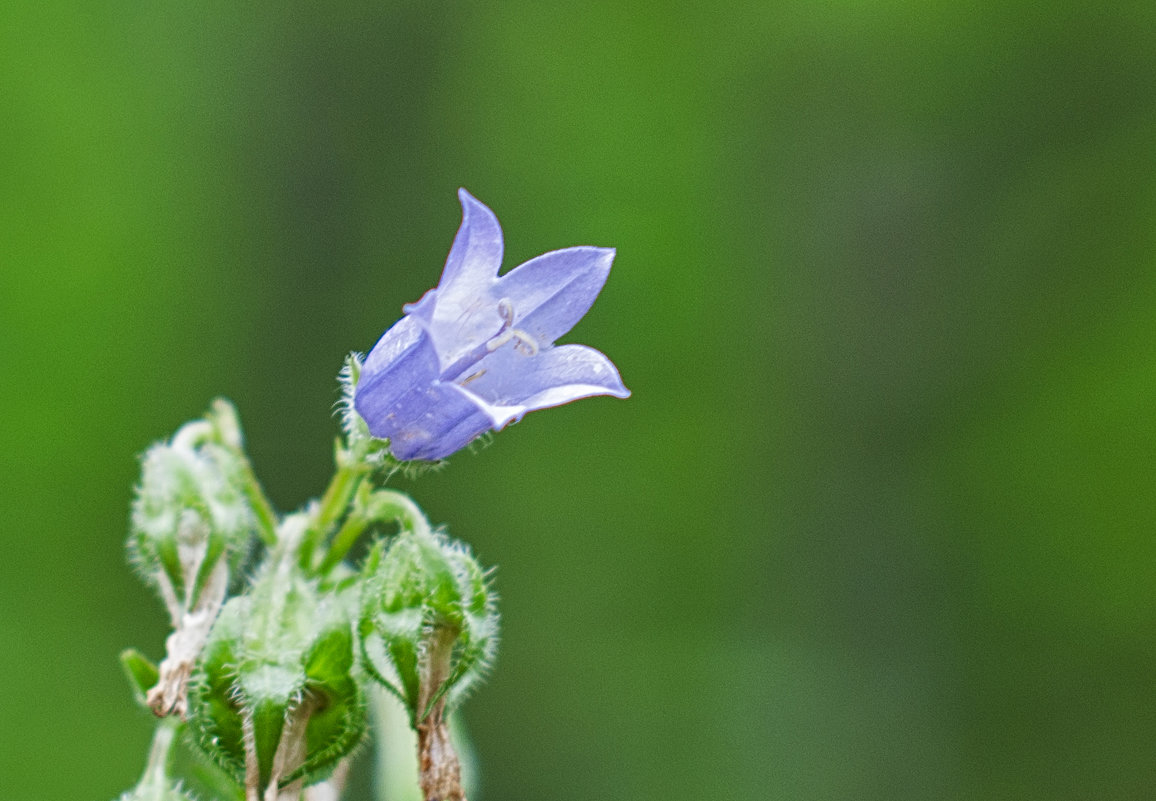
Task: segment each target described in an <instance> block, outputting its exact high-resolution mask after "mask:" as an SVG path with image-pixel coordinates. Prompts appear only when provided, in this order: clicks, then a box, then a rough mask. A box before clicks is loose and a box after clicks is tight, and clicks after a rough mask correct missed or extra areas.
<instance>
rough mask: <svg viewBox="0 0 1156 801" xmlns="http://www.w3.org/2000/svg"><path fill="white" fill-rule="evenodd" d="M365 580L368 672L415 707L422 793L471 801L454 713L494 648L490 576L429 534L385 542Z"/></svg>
mask: <svg viewBox="0 0 1156 801" xmlns="http://www.w3.org/2000/svg"><path fill="white" fill-rule="evenodd" d="M364 575H365V581H364V590H363V596H362V607H361V622H360V625H359V628H358V632H359V635H360V638H361V648H362V654H363V656H364V663H365V666H366V669H367V670H368V671H369V672H370V674H371V675H373V676H374V678H376V679H377V680H378V681H380V682H381V683H382V684H383V685H384V686H385V687H386V688H387V689H389V690H391V691H392V692H393V693H394V694H395V695H397V696H398V697H399V698H400V699H401V700H402V702H404V703H405V705H406V707H407V709H408V710H409V716H410V724H411V725H412V726H413V728H414V729H415V730H416V731H417V735H418V768H419V781H420V784H421V787H422V792H423V794H424V796H425V797H426V798H427V799H429V798H437V799H444V800H445V801H459V800H460V799H464V798H465V794H464V791H463V790H462V786H461V771H460V766H459V762H458V757H457V754H456V753H455V751H454V747H453V745H452V743H451V740H450V732H449V727H448V725H447V715H448V713H449V711H450V710H451V709H453V708H454V707H455V706H456V705H457V704H458V703H460V702H461V700H462V699H463V698H464V697H465V695H466V693H467V692H468V691H469V689H470V688H471V687H472V686H473V685H474V684H476V683H477V682H478V681H479V680H480V679H481V678H482V677H483V676H484V674H485V672H486V670H487V669H488V668H489V666H490V663H491V662H492V661H493V658H494V654H495V653H496V650H497V634H498V612H497V608H496V606H495V600H496V599H495V597H494V594H493V591H492V590H491V588H490V586H489V582H488V581H487V575H486V572H485V571H484V570H482V568H481V566H480V565H479V564H478V562H477V561H476V560H475V559H474V557H473V555H472V554H470V552H469V550H468V549H467V548H466V547H465V546H464V545H462V544H460V543H457V542H453V541H451V540H449V539H448V538H446V537H445V536H443V535H442V534H439V533H432V532H431V533H405V534H402V535H400V536H398V537H396V538H395V539H394V540H393V541H392V542H391V543H390V545H389V547H388V548H384V547H383V546H382V545H381V544H380V543H379V544H378V546H377V547H375V548H374V550H373V551H372V552H371V554H370V558H369V559H368V560H367V562H366V565H365V569H364Z"/></svg>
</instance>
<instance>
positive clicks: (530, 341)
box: [486, 298, 540, 356]
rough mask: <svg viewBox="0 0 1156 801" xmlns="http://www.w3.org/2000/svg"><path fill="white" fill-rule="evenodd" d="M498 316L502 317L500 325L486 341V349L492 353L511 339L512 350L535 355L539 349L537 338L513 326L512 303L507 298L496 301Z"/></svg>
mask: <svg viewBox="0 0 1156 801" xmlns="http://www.w3.org/2000/svg"><path fill="white" fill-rule="evenodd" d="M498 316H500V317H501V318H502V327H501V328H500V329H498V333H496V334H494V336H493V337H492V338H491V339H490V341H489V342H487V343H486V351H487V352H488V353H493V352H494V351H496V350H497V349H498V348H500V347H502V346H503V345H505V344H506V343H507V342H511V341H512V342H513V343H514V350H516V351H518V352H519V353H524V354H526V355H527V356H537V355H538V351H539V350H540V348H539V347H538V340H536V339H534V337H533V336H532V335H530V334H528V333H526V332H525V331H523V330H522V329H521V328H514V304H513V303H512V302H511V301H510V299H509V298H502V299H501V300H499V301H498Z"/></svg>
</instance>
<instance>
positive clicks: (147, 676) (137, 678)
mask: <svg viewBox="0 0 1156 801" xmlns="http://www.w3.org/2000/svg"><path fill="white" fill-rule="evenodd" d="M120 666H121V667H122V668H123V669H124V675H125V677H126V678H127V679H128V683H129V686H131V687H132V695H133V698H134V699H135V700H136V702H137V703H138V704H140V706H141V707H143V708H144V709H149V711H152V710H151V709H150V708H149V705H148V702H147V701H146V700H145V696H147V695H148V691H149V690H150V689H151V688H152V687H153V686H155V685H156V683H157V681H158V680H159V679H160V671H159V670H158V669H157V666H156V664H154V663H153V662H152V661H151V660H149V658H148V657H147V656H145V655H144V654H142V653H141V652H140V651H138V650H136V649H135V648H126V649H125V650H123V651H121V652H120Z"/></svg>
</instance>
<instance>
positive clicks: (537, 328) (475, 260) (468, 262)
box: [354, 189, 630, 461]
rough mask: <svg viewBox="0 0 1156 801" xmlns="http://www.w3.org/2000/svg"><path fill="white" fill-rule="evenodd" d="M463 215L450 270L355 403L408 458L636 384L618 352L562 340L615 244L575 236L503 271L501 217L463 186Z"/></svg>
mask: <svg viewBox="0 0 1156 801" xmlns="http://www.w3.org/2000/svg"><path fill="white" fill-rule="evenodd" d="M458 197H459V198H460V199H461V203H462V225H461V228H459V229H458V233H457V236H456V237H454V244H453V247H452V248H451V249H450V255H449V257H448V258H447V259H446V266H445V269H444V270H443V271H442V277H441V281H440V282H438V285H437V288H436V289H431V290H430V291H429V292H427V293H426V294H425V295H424V296H423V297H422V299H421V300H419V301H418V302H417V303H411V304H408V305H406V306H405V307H404V311H405V317H403V318H402V319H401V320H400V321H399V322H398V323H396V324H395V325H394V326H393V327H392V328H390V329H389V330H388V331H386V332H385V334H384V336H382V338H381V339H380V340H378V343H377V344H376V345H375V346H374V348H373V350H372V351H370V354H369V356H368V357H367V358H366V360H365V364H364V365H362V368H361V374H360V377H359V379H358V382H357V388H356V391H355V394H354V406H355V408H356V409H357V412H358V414H360V415H361V416H362V417H363V418H364V419H365V421H366V423H367V424H368V426H369V432H370V433H371V434H372V435H373V436H374V437H377V438H379V439H388V440H389V448H390V451H391V452H392V453H393V455H394V457H396V458H397V459H400V460H403V461H407V460H411V459H425V460H430V461H432V460H436V459H442V458H444V457H446V456H449V455H450V454H451V453H454V452H455V451H458V450H460V449H461V448H463V447H465V446H466V445H467V444H469V443H470V442H471V441H472V440H473V439H475V438H476V437H477V436H479V435H480V434H482V433H483V432H484V431H486V430H488V429H494V430H495V431H497V430H500V429H501V428H502V427H503V426H505V425H506V424H508V423H510V422H516V421H518V420H520V419H521V418H522V415H524V414H525V413H526V412H532V411H535V410H537V409H545V408H547V407H550V406H558V405H560V404H563V403H569V402H570V401H572V400H578V399H579V398H586V397H589V396H591V395H613V396H615V397H618V398H626V397H629V395H630V390H628V389H627V388H626V387H625V386H623V384H622V379H621V378H620V377H619V375H618V370H617V369H616V368H615V367H614V364H613V363H612V362H611V361H610V360H609V359H608V358H606V356H604V355H602V354H601V353H599V352H598V351H596V350H594V349H593V348H588V347H586V346H585V345H557V346H556V345H554V340H556V339H558V337H560V336H562V335H563V334H565V333H566V332H567V331H569V330H570V329H571V328H572V327H573V326H574V324H575V323H577V322H578V321H579V320H580V319H582V316H583V315H584V314H586V312H587V310H589V308H590V306H591V304H593V303H594V299H595V298H596V297H597V296H598V293H599V292H600V291H601V290H602V285H603V284H604V283H606V277H607V276H608V275H609V274H610V264H611V262H612V261H613V260H614V250H613V249H612V248H596V247H573V248H566V249H564V250H554V251H551V252H549V253H544V254H542V255H541V256H538V257H536V258H533V259H530V260H529V261H528V262H526V263H525V264H522V265H520V266H518V267H516V268H514V269H513V270H510V271H509V272H508V273H506V274H505V275H502V276H500V277H499V276H498V268H499V267H500V266H501V263H502V229H501V227H500V226H499V225H498V218H497V217H495V216H494V213H493V212H492V211H490V210H489V209H488V208H486V207H485V206H484V205H482V204H481V203H480V202H478V200H477V199H475V198H474V197H473V196H472V195H470V193H469V192H467V191H466V190H464V189H461V190H459V191H458Z"/></svg>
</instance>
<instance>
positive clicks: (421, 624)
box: [122, 360, 498, 801]
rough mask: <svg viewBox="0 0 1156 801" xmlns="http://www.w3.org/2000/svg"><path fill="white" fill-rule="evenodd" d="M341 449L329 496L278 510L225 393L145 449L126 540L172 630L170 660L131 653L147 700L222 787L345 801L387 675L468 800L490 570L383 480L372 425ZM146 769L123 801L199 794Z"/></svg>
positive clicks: (437, 765)
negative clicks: (358, 557)
mask: <svg viewBox="0 0 1156 801" xmlns="http://www.w3.org/2000/svg"><path fill="white" fill-rule="evenodd" d="M355 366H356V361H355V360H351V361H350V363H349V367H348V368H347V372H346V375H354V376H355V375H356V373H355V372H352V371H353V370H355ZM351 414H353V415H355V414H356V413H355V412H351ZM362 426H364V423H362ZM337 455H338V459H337V466H338V469H337V475H336V476H335V477H334V479H333V481H332V483H331V484H330V487H329V488H328V490H327V491H326V492H325V493H324V495H323V497H322V500H321V501H319V502H313V503H310V504H308V505H307V506H306V507H305V508H304V510H302V511H300V512H297V513H294V514H290V515H286V516H285V517H283V518H281V519H278V518H277V517H276V515H274V514H272V512H271V511H270V509H271V507H270V506H269V505H268V501H267V500H265V498H264V495H263V492H262V491H261V489H260V486H259V485H258V484H257V483H256V480H255V479H254V477H253V474H252V469H251V467H250V466H249V462H248V460H247V458H246V457H245V455H244V451H243V449H242V443H241V437H240V427H239V425H238V424H237V420H236V416H235V414H234V413H233V411H232V407H231V406H229V405H228V404H226V403H224V402H217V403H216V404H215V405H214V407H213V409H212V410H211V411H210V412H209V414H207V415H206V416H205V418H204V419H202V420H197V421H194V422H191V423H189V424H187V425H185V426H184V427H183V428H181V429H180V430H179V431H178V432H177V434H176V435H175V436H174V437H173V438H172V440H170V441H169V442H164V443H160V444H157V445H154V446H153V447H152V448H150V449H149V450H148V451H147V452H146V454H145V455H144V457H143V459H142V471H141V472H142V475H141V481H140V484H139V486H138V488H137V494H136V499H135V501H134V503H133V511H132V525H131V533H130V536H129V541H128V548H129V553H130V555H131V558H132V561H133V563H134V564H135V565H136V567H137V569H138V571H139V572H140V573H141V575H142V577H143V578H144V579H145V580H146V582H148V583H149V584H150V585H151V586H153V587H154V588H156V589H157V591H158V593H159V595H160V597H161V599H162V601H163V602H164V604H165V606H166V608H167V609H168V611H169V615H170V617H171V618H172V622H173V633H172V634H171V635H170V636H169V638H168V639H167V640H166V651H167V654H166V657H165V659H164V660H163V661H162V662H161V663H160V665H159V667H157V666H154V665H153V664H152V663H151V662H149V661H148V659H146V658H145V657H144V656H142V655H141V654H140V653H138V652H136V651H132V650H130V651H126V652H125V653H124V654H123V655H122V662H123V664H124V667H125V670H126V673H127V674H128V676H129V678H130V681H131V682H132V684H133V686H134V688H136V689H137V691H138V694H139V697H140V698H141V700H142V701H143V703H145V705H146V706H147V707H148V708H150V709H151V710H152V711H153V712H154V713H155V714H156V715H158V716H160V717H162V718H167V719H168V720H176V721H178V725H179V726H180V728H181V731H182V732H187V734H188V735H189V736H187V737H185V738H184V739H183V740H182V742H185V743H186V747H189V748H193V749H195V750H196V751H197V752H198V753H200V754H201V755H203V756H204V757H207V758H208V760H209V762H210V763H211V764H212V765H214V766H216V767H215V768H214V770H215V771H216V774H215V775H217V779H215V781H217V782H218V783H221V782H223V783H225V784H226V785H229V786H232V787H235V788H237V791H238V792H243V794H244V797H245V799H246V801H298V800H299V799H301V798H305V799H308V800H309V801H312V799H314V798H337V797H338V793H339V790H340V787H341V784H342V783H343V781H344V776H345V773H346V771H347V767H348V764H347V763H348V759H349V757H350V756H351V755H352V754H353V753H354V752H355V750H356V749H357V746H358V745H359V744H360V743H361V742H362V741H363V740H364V739H365V736H366V733H367V731H368V729H369V725H370V723H369V720H368V716H367V711H366V709H367V703H366V693H367V689H368V684H370V683H381V684H383V685H384V686H385V687H387V688H388V689H390V690H392V691H393V693H394V694H395V695H397V696H398V698H400V699H401V700H402V701H403V703H404V704H405V705H406V707H407V710H408V711H407V715H408V717H409V719H410V721H411V723H412V725H413V727H414V728H415V730H416V731H417V732H418V734H419V741H420V742H421V743H422V744H423V749H424V750H423V751H422V759H421V763H422V764H421V767H422V771H421V777H420V779H419V781H420V783H421V784H422V786H423V787H428V788H430V789H429V791H428V792H427V793H426V797H427V798H434V797H437V798H442V799H451V798H464V793H463V792H462V790H461V787H460V779H459V772H458V766H457V765H458V763H457V758H456V756H455V754H454V752H453V749H452V746H450V744H449V740H448V730H447V729H446V728H445V715H446V714H447V713H448V711H449V709H451V708H452V707H453V706H455V705H456V704H457V703H458V702H459V701H460V700H461V699H462V698H463V697H464V695H465V693H466V691H467V689H468V688H469V687H470V686H472V685H474V684H476V683H477V681H478V680H479V679H480V678H481V677H482V675H483V674H484V673H485V670H486V668H487V667H488V665H489V664H490V662H491V661H492V660H493V657H494V653H495V650H496V644H497V625H498V622H497V621H498V618H497V612H496V609H495V603H494V596H493V593H492V591H491V590H490V587H489V583H488V581H487V574H486V572H485V571H484V570H483V569H482V567H481V566H480V565H479V564H478V563H477V561H476V560H475V559H474V558H473V556H472V555H471V554H470V552H469V550H468V549H467V548H466V547H465V546H464V545H462V544H460V543H455V542H453V541H452V540H450V539H449V538H448V537H446V536H445V535H444V534H441V533H438V532H434V531H433V530H431V528H430V525H429V523H428V522H427V520H426V518H425V515H424V514H423V513H422V511H421V509H420V508H418V506H417V505H416V504H415V503H414V502H413V500H412V499H410V498H409V497H408V496H406V495H404V494H402V493H400V492H397V491H396V490H390V489H384V488H381V487H379V486H376V482H377V481H379V480H380V479H381V477H382V476H383V475H385V476H386V477H387V475H388V473H389V472H391V470H389V469H388V466H389V464H390V463H391V461H390V460H392V457H390V456H389V455H388V451H386V450H384V449H383V448H382V447H380V446H379V445H378V444H374V441H373V440H372V439H371V438H369V437H368V435H366V437H365V438H364V439H362V438H359V435H358V429H357V427H356V426H354V427H353V429H352V430H351V431H350V432H349V436H348V437H347V438H346V440H345V442H344V443H339V445H338V449H337ZM383 468H384V469H383ZM263 521H269V523H270V525H269V535H268V536H266V533H265V532H264V530H263ZM393 532H396V533H393ZM366 533H369V534H370V535H373V534H374V533H376V534H377V540H376V543H375V544H374V545H373V546H372V547H371V548H370V549H369V555H368V557H367V558H366V559H365V560H364V563H363V564H361V565H360V566H356V565H351V564H349V563H348V562H347V561H346V559H345V558H346V556H347V555H348V553H349V552H350V549H351V547H352V546H353V545H354V544H355V542H356V541H357V540H358V539H359V538H360V537H362V536H363V535H365V534H366ZM391 533H392V536H390V534H391ZM261 541H264V542H265V544H266V545H267V547H266V548H265V550H264V552H263V554H262V555H261V557H260V559H259V561H258V562H257V565H256V567H254V568H250V569H249V571H248V572H249V575H248V577H247V579H246V580H245V581H243V582H240V581H239V580H240V579H241V578H242V577H241V576H240V575H239V574H240V573H241V572H242V571H241V570H240V568H241V566H242V564H243V561H244V560H245V558H246V556H247V555H248V554H250V553H252V552H253V551H254V548H255V547H257V546H258V545H259V543H260V542H261ZM238 583H241V584H243V586H240V587H239V588H238V591H237V592H236V593H235V594H234V595H233V596H232V597H228V589H229V586H230V584H238ZM170 716H171V717H170ZM162 725H164V726H167V725H170V724H169V723H168V722H167V721H162ZM159 732H160V730H158V733H159ZM443 741H444V742H443ZM431 744H432V746H431ZM164 762H165V760H164V759H163V758H161V759H160V760H159V762H158V764H159V765H160V766H161V768H163V767H164ZM431 777H442V778H438V779H437V780H436V781H435V780H434V778H431ZM445 777H450V778H452V782H450V779H447V778H445ZM186 778H187V777H186ZM146 779H147V781H146ZM146 779H142V781H141V784H140V785H138V787H137V788H136V790H134V791H133V793H130V794H128V795H126V796H125V797H124V799H123V800H122V801H145V799H156V800H157V801H168V800H169V799H183V798H186V795H185V794H186V792H187V791H186V790H185V789H183V787H182V785H181V784H179V783H176V782H174V781H173V780H172V779H171V778H170V777H169V776H168V774H167V773H166V772H165V771H164V770H163V769H154V770H151V771H150V773H149V774H148V775H147V776H146ZM448 783H452V789H446V788H447V787H449V784H448ZM193 784H194V785H195V784H196V782H195V780H194V781H193ZM435 786H436V787H437V788H442V789H436V790H435V789H434V788H435ZM193 789H194V790H196V791H197V792H196V794H197V795H200V796H201V797H206V796H205V793H206V790H205V788H203V787H194V788H193ZM431 793H434V794H432V795H431ZM209 797H211V796H209Z"/></svg>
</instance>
